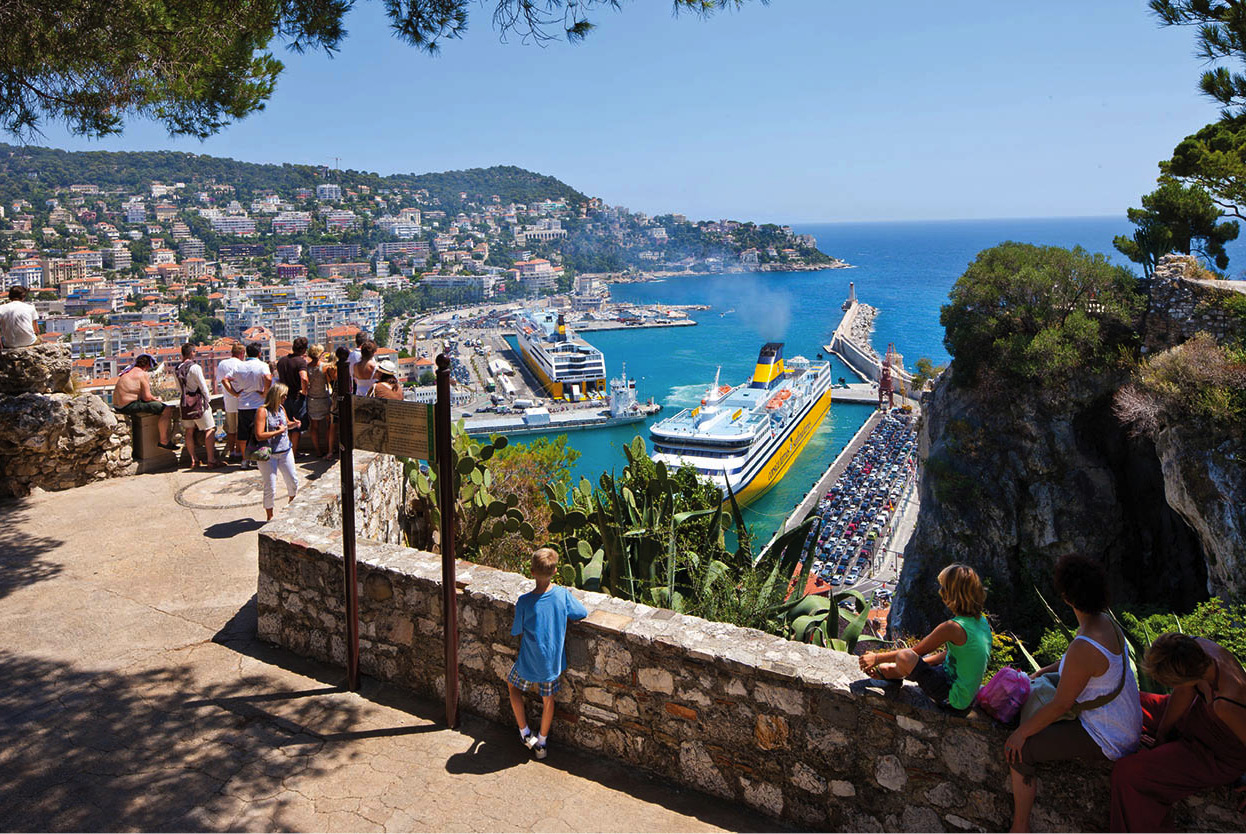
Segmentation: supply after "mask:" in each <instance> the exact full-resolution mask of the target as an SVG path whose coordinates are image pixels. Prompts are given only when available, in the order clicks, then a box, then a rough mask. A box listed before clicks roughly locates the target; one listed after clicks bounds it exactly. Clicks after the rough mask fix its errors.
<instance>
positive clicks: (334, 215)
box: [320, 209, 359, 232]
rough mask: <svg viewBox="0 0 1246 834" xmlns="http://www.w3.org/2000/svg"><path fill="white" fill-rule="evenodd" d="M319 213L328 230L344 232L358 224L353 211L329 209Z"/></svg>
mask: <svg viewBox="0 0 1246 834" xmlns="http://www.w3.org/2000/svg"><path fill="white" fill-rule="evenodd" d="M320 214H321V217H322V218H323V219H324V225H325V227H326V228H327V229H328V230H329V231H330V232H344V231H347V230H348V229H354V228H356V227H357V226H358V225H359V218H358V217H357V216H356V215H355V213H354V212H353V211H343V210H340V209H333V210H330V211H322V212H321V213H320Z"/></svg>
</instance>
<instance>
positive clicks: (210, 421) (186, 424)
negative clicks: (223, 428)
mask: <svg viewBox="0 0 1246 834" xmlns="http://www.w3.org/2000/svg"><path fill="white" fill-rule="evenodd" d="M214 428H216V419H215V418H214V417H213V416H212V412H211V411H205V412H203V414H201V415H199V416H198V417H196V418H195V419H193V420H185V419H183V420H182V430H183V431H190V430H191V429H198V430H199V431H212V429H214Z"/></svg>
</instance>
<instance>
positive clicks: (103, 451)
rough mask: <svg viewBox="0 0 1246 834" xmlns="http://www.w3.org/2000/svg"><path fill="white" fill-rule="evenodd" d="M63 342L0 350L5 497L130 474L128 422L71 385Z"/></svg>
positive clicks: (0, 482) (0, 481)
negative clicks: (74, 389)
mask: <svg viewBox="0 0 1246 834" xmlns="http://www.w3.org/2000/svg"><path fill="white" fill-rule="evenodd" d="M69 371H70V361H69V351H68V348H67V347H66V346H65V345H37V346H35V347H31V348H21V349H15V350H4V351H0V497H13V496H23V495H27V494H29V493H30V491H31V490H32V489H33V488H35V487H39V488H42V489H68V488H70V487H75V486H82V485H83V484H86V483H90V482H91V481H94V480H99V479H101V478H111V477H117V476H119V475H127V474H131V473H132V472H133V471H134V466H133V463H132V461H131V447H130V424H129V421H128V420H126V419H125V418H121V419H118V417H117V415H116V414H115V413H113V410H112V409H111V408H109V407H108V404H107V403H105V402H104V401H103V400H102V399H100V398H99V397H97V396H95V395H94V394H86V395H83V396H74V395H73V394H71V393H67V392H66V391H67V389H68V388H69Z"/></svg>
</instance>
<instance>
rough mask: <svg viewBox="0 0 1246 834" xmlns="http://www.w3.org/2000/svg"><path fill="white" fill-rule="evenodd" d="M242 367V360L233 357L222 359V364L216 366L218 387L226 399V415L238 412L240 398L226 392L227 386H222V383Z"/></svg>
mask: <svg viewBox="0 0 1246 834" xmlns="http://www.w3.org/2000/svg"><path fill="white" fill-rule="evenodd" d="M240 367H242V360H241V359H236V358H234V357H233V356H231V357H229V358H228V359H222V360H221V361H220V364H218V365H217V366H216V379H217V383H216V387H217V388H219V389H221V396H223V397H224V398H225V413H226V414H232V413H233V412H235V411H237V410H238V398H237V397H235V396H234V395H233V394H231V393H229V392H228V391H226V390H225V386H224V385H221V382H223V381H224V380H225V377H227V376H229V375H230V373H231V372H233V370H234V368H240Z"/></svg>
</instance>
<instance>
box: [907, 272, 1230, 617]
mask: <svg viewBox="0 0 1246 834" xmlns="http://www.w3.org/2000/svg"><path fill="white" fill-rule="evenodd" d="M1205 274H1206V273H1205V271H1204V270H1201V269H1200V268H1199V267H1198V265H1197V262H1196V261H1195V260H1194V259H1192V258H1187V257H1174V256H1169V257H1168V258H1165V259H1164V261H1163V262H1161V264H1160V267H1159V268H1158V269H1157V270H1156V274H1155V278H1154V280H1153V281H1152V282H1151V284H1150V286H1149V287H1148V290H1147V291H1148V305H1147V313H1146V317H1145V320H1144V323H1143V331H1142V337H1143V344H1144V345H1145V346H1146V347H1147V348H1148V349H1149V352H1150V354H1151V355H1152V356H1154V355H1155V354H1156V353H1159V352H1162V351H1164V350H1165V349H1167V348H1169V347H1171V346H1172V345H1174V344H1180V343H1183V342H1185V341H1187V340H1189V339H1191V338H1193V336H1194V335H1195V334H1197V333H1209V334H1210V335H1212V336H1213V337H1214V338H1215V339H1216V340H1217V341H1220V342H1222V343H1228V342H1231V341H1234V340H1237V339H1241V338H1242V337H1243V336H1246V326H1244V325H1246V321H1243V319H1242V318H1241V317H1240V316H1239V315H1237V314H1236V313H1234V308H1233V305H1232V304H1226V303H1225V299H1226V298H1230V299H1231V298H1233V295H1234V294H1235V293H1236V292H1237V290H1236V289H1234V286H1235V284H1234V282H1217V281H1210V280H1206V279H1205V278H1204V277H1203V276H1204V275H1205ZM1236 283H1240V282H1236ZM951 376H952V374H944V375H943V376H942V377H941V378H940V380H939V382H938V384H937V385H936V387H935V389H934V391H933V393H932V395H931V397H930V399H929V400H928V401H927V403H926V405H925V409H924V417H923V424H922V434H921V444H922V446H921V449H922V457H923V460H924V463H923V466H922V469H921V476H920V481H919V486H918V489H919V494H920V497H921V510H920V513H919V516H918V520H917V525H916V528H915V530H914V533H913V536H912V538H911V539H910V541H909V544H908V546H907V548H906V549H905V565H904V570H903V572H902V575H901V577H900V581H899V587H898V589H897V593H896V603H895V605H894V606H893V607H892V611H891V625H892V627H893V629H898V630H899V631H900V632H902V633H917V632H920V631H924V630H925V629H927V628H929V627H930V626H932V625H933V624H934V623H935V622H937V621H938V620H940V619H943V618H944V617H945V616H946V611H945V610H944V609H943V606H942V605H941V603H940V602H939V599H938V596H937V594H935V587H936V586H935V577H936V575H937V574H938V571H939V569H940V568H942V567H943V566H944V565H946V564H948V563H949V562H953V561H960V562H965V563H967V564H970V565H972V566H974V567H975V568H977V569H978V570H979V572H980V573H981V574H982V576H983V578H984V579H985V580H986V581H987V583H988V585H989V589H990V595H989V599H988V608H989V609H990V610H992V611H994V612H997V613H1000V614H1002V615H1003V619H1004V621H1005V622H1007V623H1008V624H1009V625H1010V626H1011V627H1013V628H1017V629H1019V630H1021V631H1023V632H1024V631H1026V630H1027V629H1028V630H1029V631H1031V632H1033V633H1037V632H1041V631H1042V630H1043V629H1044V628H1046V627H1047V626H1048V625H1049V623H1050V621H1049V618H1048V616H1047V614H1046V613H1045V612H1044V611H1043V609H1042V604H1041V602H1040V601H1039V600H1038V597H1037V595H1036V594H1035V593H1034V588H1035V587H1037V588H1039V589H1040V590H1041V591H1042V592H1043V594H1044V595H1047V597H1048V599H1049V601H1051V602H1052V604H1056V603H1057V601H1056V599H1055V598H1054V596H1053V595H1052V594H1053V591H1052V588H1051V583H1050V576H1051V572H1052V571H1051V569H1052V567H1053V566H1054V564H1055V561H1056V560H1057V559H1058V558H1059V557H1060V556H1061V555H1062V554H1064V553H1083V554H1087V555H1090V556H1095V557H1098V558H1101V559H1102V560H1103V562H1104V564H1105V565H1106V566H1107V568H1108V573H1109V576H1110V578H1111V580H1112V585H1113V588H1112V591H1113V597H1114V602H1115V603H1116V604H1117V605H1118V606H1122V605H1124V606H1129V605H1155V606H1157V607H1162V608H1164V609H1167V610H1188V609H1189V608H1190V607H1192V606H1193V604H1194V603H1196V602H1198V601H1199V600H1202V599H1205V598H1206V597H1207V596H1208V594H1209V592H1210V593H1221V594H1224V593H1232V594H1240V593H1241V589H1242V588H1243V587H1246V585H1244V584H1243V583H1244V581H1246V544H1244V542H1246V446H1244V445H1243V442H1242V439H1241V433H1236V434H1235V435H1234V436H1229V435H1228V434H1226V433H1225V432H1224V431H1215V430H1209V428H1208V427H1207V426H1203V425H1196V423H1195V421H1194V420H1193V419H1192V418H1191V419H1186V418H1185V417H1184V416H1183V415H1179V416H1178V419H1177V420H1168V421H1167V422H1164V421H1161V425H1160V426H1159V428H1158V430H1156V431H1152V432H1150V436H1139V435H1138V434H1137V432H1135V431H1132V429H1131V427H1130V426H1126V425H1124V424H1122V422H1121V420H1120V419H1118V417H1117V416H1116V415H1115V414H1114V413H1113V402H1114V399H1115V398H1116V396H1117V393H1118V391H1119V390H1120V389H1121V387H1122V386H1123V385H1125V384H1126V383H1127V382H1129V379H1128V377H1126V376H1124V375H1103V376H1098V377H1079V378H1076V379H1075V380H1074V382H1073V383H1071V384H1070V385H1068V386H1063V387H1061V386H1047V387H1045V388H1044V387H1042V386H1038V387H1035V386H1014V387H1009V388H1007V389H1005V390H988V387H989V386H979V387H977V388H956V387H954V386H953V385H952V382H951ZM1033 633H1032V634H1030V636H1034V634H1033Z"/></svg>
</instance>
